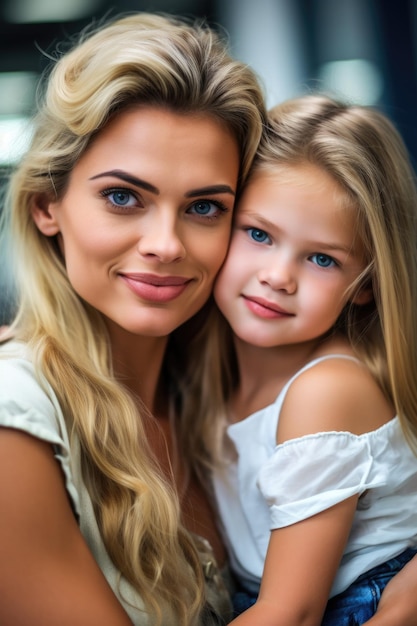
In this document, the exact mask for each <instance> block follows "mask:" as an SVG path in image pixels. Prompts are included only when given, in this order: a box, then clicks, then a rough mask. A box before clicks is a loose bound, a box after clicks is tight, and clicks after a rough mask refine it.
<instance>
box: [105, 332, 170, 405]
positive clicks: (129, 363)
mask: <svg viewBox="0 0 417 626" xmlns="http://www.w3.org/2000/svg"><path fill="white" fill-rule="evenodd" d="M108 331H109V336H110V344H111V350H112V359H113V369H114V374H115V376H116V378H117V379H118V380H119V381H120V382H121V383H122V384H123V385H125V387H127V388H128V389H129V390H130V391H131V392H132V394H133V395H134V396H136V397H139V398H140V399H141V400H142V402H143V403H144V404H145V406H146V407H147V408H148V409H149V411H150V412H151V413H155V412H156V406H155V403H156V394H157V389H158V382H159V379H160V374H161V369H162V364H163V360H164V356H165V350H166V345H167V341H168V337H143V336H138V335H133V334H132V333H128V332H126V331H125V330H123V329H122V328H120V327H119V326H116V325H109V326H108Z"/></svg>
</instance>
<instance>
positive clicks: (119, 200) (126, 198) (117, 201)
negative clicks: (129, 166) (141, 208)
mask: <svg viewBox="0 0 417 626" xmlns="http://www.w3.org/2000/svg"><path fill="white" fill-rule="evenodd" d="M101 195H103V196H104V197H105V198H106V199H107V200H108V201H109V202H110V204H111V205H113V206H114V207H116V208H117V207H123V208H124V207H131V206H134V205H136V204H137V198H136V196H135V195H134V193H133V192H131V191H130V190H129V189H114V188H113V189H105V190H104V191H102V192H101Z"/></svg>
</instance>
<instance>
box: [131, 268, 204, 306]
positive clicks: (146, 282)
mask: <svg viewBox="0 0 417 626" xmlns="http://www.w3.org/2000/svg"><path fill="white" fill-rule="evenodd" d="M119 276H120V277H121V278H122V279H123V280H124V282H125V283H126V285H127V286H128V287H129V289H130V290H131V291H133V293H134V294H135V295H137V296H139V298H142V300H147V301H148V302H156V303H164V302H170V301H171V300H175V298H178V296H180V295H181V294H182V293H183V291H185V289H186V288H187V286H188V284H189V283H190V282H191V280H192V279H190V278H186V277H185V276H159V275H157V274H119Z"/></svg>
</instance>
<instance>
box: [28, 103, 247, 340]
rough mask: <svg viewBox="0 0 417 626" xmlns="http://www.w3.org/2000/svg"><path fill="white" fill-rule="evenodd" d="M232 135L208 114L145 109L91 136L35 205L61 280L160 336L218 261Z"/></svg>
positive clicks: (119, 318) (232, 164) (231, 196)
mask: <svg viewBox="0 0 417 626" xmlns="http://www.w3.org/2000/svg"><path fill="white" fill-rule="evenodd" d="M238 172H239V150H238V145H237V142H236V140H235V139H234V138H233V136H232V135H231V134H230V133H229V131H228V130H226V129H225V128H224V127H223V126H222V125H221V124H219V123H218V122H217V121H215V120H214V119H212V118H211V117H209V116H204V115H198V116H197V115H190V114H184V115H182V114H177V113H173V112H170V111H168V110H164V109H159V108H153V107H146V108H138V109H133V110H129V111H126V112H124V113H122V114H120V115H119V116H118V117H117V118H115V119H114V120H112V121H111V122H110V123H109V125H108V126H107V127H106V128H105V129H104V130H103V131H102V132H101V133H100V134H99V135H98V136H97V138H96V139H95V140H94V142H93V143H92V144H91V146H90V147H89V149H88V150H87V151H86V152H85V153H84V155H83V156H82V157H81V159H80V160H79V161H78V163H77V164H76V166H75V168H74V170H73V171H72V173H71V176H70V180H69V185H68V188H67V190H66V192H65V195H64V196H63V198H62V199H60V200H58V201H53V202H49V203H47V204H46V205H45V204H43V203H42V202H40V203H39V204H37V205H36V206H35V207H34V208H33V218H34V220H35V222H36V224H37V226H38V228H39V229H40V230H41V231H42V232H43V233H44V234H45V235H47V236H55V235H58V240H59V243H60V246H61V250H62V253H63V256H64V259H65V265H66V269H67V272H68V278H69V280H70V282H71V284H72V286H73V288H74V290H75V291H76V292H77V293H78V295H79V296H80V297H81V298H82V299H83V300H85V301H86V302H88V303H89V304H90V305H91V306H93V307H94V308H96V309H97V310H99V311H100V312H101V313H102V314H103V315H104V316H105V317H106V318H107V319H108V322H109V323H110V324H111V323H115V324H117V325H118V326H120V327H122V328H123V329H125V330H127V331H129V332H131V333H135V334H140V335H146V336H165V335H167V334H169V333H170V332H171V331H172V330H174V329H175V328H177V327H178V326H179V325H180V324H182V323H183V322H184V321H185V320H187V319H188V318H190V317H191V316H192V315H194V313H196V312H197V311H198V310H199V309H200V308H201V307H202V305H203V304H204V302H205V301H206V300H207V298H208V296H209V294H210V292H211V289H212V285H213V281H214V278H215V276H216V274H217V272H218V270H219V268H220V266H221V264H222V262H223V260H224V258H225V255H226V252H227V247H228V243H229V235H230V229H231V220H232V211H233V206H234V200H235V193H236V186H237V179H238Z"/></svg>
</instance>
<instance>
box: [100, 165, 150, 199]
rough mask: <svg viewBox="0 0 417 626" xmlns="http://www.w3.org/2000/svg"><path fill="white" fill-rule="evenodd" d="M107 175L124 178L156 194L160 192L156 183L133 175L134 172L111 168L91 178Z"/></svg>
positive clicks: (125, 180) (127, 181)
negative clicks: (153, 183)
mask: <svg viewBox="0 0 417 626" xmlns="http://www.w3.org/2000/svg"><path fill="white" fill-rule="evenodd" d="M105 176H113V177H114V178H119V179H120V180H123V181H124V182H125V183H130V184H131V185H135V187H141V188H142V189H146V191H150V192H151V193H154V194H157V195H158V194H159V189H158V187H155V185H151V183H148V182H147V181H146V180H142V179H141V178H137V177H136V176H133V174H128V173H127V172H124V171H123V170H109V171H108V172H102V173H101V174H96V175H95V176H92V177H91V178H90V179H89V180H95V179H96V178H104V177H105Z"/></svg>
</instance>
